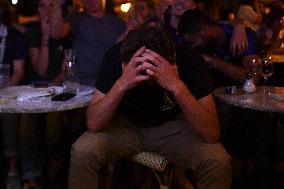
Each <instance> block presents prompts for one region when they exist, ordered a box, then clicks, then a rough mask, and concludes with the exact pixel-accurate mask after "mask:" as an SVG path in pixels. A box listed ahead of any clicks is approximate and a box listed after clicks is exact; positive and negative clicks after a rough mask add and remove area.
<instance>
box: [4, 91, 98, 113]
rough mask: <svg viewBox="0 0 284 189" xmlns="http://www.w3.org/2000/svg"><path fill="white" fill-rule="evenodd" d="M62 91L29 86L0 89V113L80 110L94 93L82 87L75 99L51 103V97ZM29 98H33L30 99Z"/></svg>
mask: <svg viewBox="0 0 284 189" xmlns="http://www.w3.org/2000/svg"><path fill="white" fill-rule="evenodd" d="M58 89H59V90H58ZM50 90H53V91H50ZM62 90H63V89H62ZM62 90H60V87H56V88H55V87H54V88H52V87H48V88H34V87H31V86H14V87H8V88H4V89H0V113H47V112H55V111H65V110H72V109H76V108H82V107H85V106H87V105H88V104H89V102H90V101H91V98H92V93H93V92H94V89H93V88H90V87H82V90H81V91H80V92H79V93H77V94H76V96H75V97H73V98H71V99H69V100H67V101H52V100H51V97H52V96H54V95H55V94H58V93H61V92H62ZM56 92H57V93H56ZM35 94H36V95H35ZM29 95H30V96H29ZM31 96H33V98H30V97H31Z"/></svg>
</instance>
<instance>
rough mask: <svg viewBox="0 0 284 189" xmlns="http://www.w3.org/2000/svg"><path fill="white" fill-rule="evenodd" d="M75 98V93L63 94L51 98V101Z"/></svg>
mask: <svg viewBox="0 0 284 189" xmlns="http://www.w3.org/2000/svg"><path fill="white" fill-rule="evenodd" d="M74 96H76V94H75V93H70V92H63V93H60V94H58V95H55V96H54V97H52V98H51V100H52V101H66V100H69V99H71V98H73V97H74Z"/></svg>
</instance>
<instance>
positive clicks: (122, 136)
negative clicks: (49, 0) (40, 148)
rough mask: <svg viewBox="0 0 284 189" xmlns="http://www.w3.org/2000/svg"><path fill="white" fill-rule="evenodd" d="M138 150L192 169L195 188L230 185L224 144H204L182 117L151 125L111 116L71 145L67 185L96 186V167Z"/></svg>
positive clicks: (224, 188) (214, 188)
mask: <svg viewBox="0 0 284 189" xmlns="http://www.w3.org/2000/svg"><path fill="white" fill-rule="evenodd" d="M142 150H145V151H153V152H156V153H158V154H160V155H162V156H165V157H166V158H167V159H168V160H169V161H170V162H172V163H174V164H175V165H177V166H178V167H181V168H183V169H184V170H192V171H193V172H194V174H195V176H196V178H197V188H198V189H229V188H230V184H231V162H230V156H229V155H228V154H227V152H226V150H225V149H224V147H223V146H222V145H221V144H220V143H216V144H207V143H204V142H203V141H202V140H201V139H200V138H199V137H198V136H197V135H196V134H195V133H194V132H193V130H192V129H191V128H190V126H189V125H188V124H187V121H186V120H185V119H183V118H177V119H175V120H173V121H169V122H166V123H164V124H162V125H160V126H158V127H152V128H141V127H137V126H135V125H133V124H132V123H130V122H128V121H127V120H125V119H122V118H115V119H114V120H113V121H112V122H111V124H110V125H109V126H108V127H107V128H105V129H104V130H102V131H100V132H98V133H95V134H93V133H90V132H88V131H87V132H85V133H84V134H82V135H81V136H80V138H79V139H78V140H77V141H76V142H75V143H74V144H73V147H72V151H71V162H70V172H69V188H70V189H82V188H84V189H97V188H98V174H99V169H100V167H101V166H102V165H103V164H104V163H113V162H114V161H115V160H117V159H119V158H127V157H130V156H132V155H134V154H136V153H138V152H139V151H142Z"/></svg>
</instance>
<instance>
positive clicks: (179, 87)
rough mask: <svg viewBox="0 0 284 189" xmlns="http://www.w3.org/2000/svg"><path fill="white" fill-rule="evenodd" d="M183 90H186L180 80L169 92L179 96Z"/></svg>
mask: <svg viewBox="0 0 284 189" xmlns="http://www.w3.org/2000/svg"><path fill="white" fill-rule="evenodd" d="M184 90H187V87H186V85H185V84H184V83H183V82H182V81H180V82H178V83H177V84H176V85H175V87H174V88H173V89H172V90H171V92H172V94H173V95H174V96H179V95H180V94H183V93H184Z"/></svg>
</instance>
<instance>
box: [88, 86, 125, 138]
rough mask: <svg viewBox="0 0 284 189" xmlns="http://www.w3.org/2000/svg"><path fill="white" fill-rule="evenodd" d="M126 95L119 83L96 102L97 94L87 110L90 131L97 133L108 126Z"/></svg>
mask: <svg viewBox="0 0 284 189" xmlns="http://www.w3.org/2000/svg"><path fill="white" fill-rule="evenodd" d="M124 94H125V91H124V89H123V88H122V87H120V85H119V84H117V83H116V84H115V85H114V86H113V87H112V88H111V90H110V91H109V92H108V93H107V94H106V95H104V96H103V97H102V98H100V99H99V100H96V94H95V96H94V98H93V100H92V102H91V104H90V105H89V107H88V110H87V127H88V129H89V131H91V132H93V133H96V132H98V131H100V130H102V129H103V128H105V127H106V126H107V124H108V123H109V121H110V120H111V119H112V118H113V116H114V114H115V112H116V110H117V107H118V105H119V103H120V101H121V100H122V98H123V96H124Z"/></svg>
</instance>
